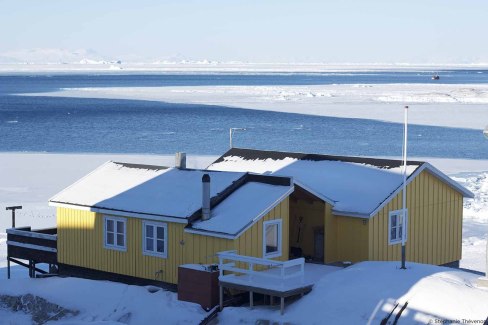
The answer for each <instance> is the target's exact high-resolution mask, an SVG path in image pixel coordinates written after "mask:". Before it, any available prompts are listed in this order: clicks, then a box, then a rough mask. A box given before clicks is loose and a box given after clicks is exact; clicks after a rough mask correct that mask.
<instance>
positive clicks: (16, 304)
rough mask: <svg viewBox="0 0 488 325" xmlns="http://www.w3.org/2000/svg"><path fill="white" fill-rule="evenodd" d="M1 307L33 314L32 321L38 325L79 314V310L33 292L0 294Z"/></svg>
mask: <svg viewBox="0 0 488 325" xmlns="http://www.w3.org/2000/svg"><path fill="white" fill-rule="evenodd" d="M0 307H3V308H8V309H10V310H12V311H16V312H17V311H22V312H24V313H26V314H30V315H31V316H32V322H33V323H34V324H36V325H42V324H45V323H46V322H48V321H51V320H54V321H56V320H59V319H61V318H63V317H69V316H71V317H72V316H76V315H78V314H79V311H77V310H70V309H67V308H64V307H61V306H59V305H56V304H54V303H51V302H49V301H47V300H46V299H44V298H41V297H38V296H34V295H32V294H26V295H22V296H9V295H0Z"/></svg>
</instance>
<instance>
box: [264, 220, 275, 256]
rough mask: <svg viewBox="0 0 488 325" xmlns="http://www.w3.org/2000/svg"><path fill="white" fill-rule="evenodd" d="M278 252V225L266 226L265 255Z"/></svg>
mask: <svg viewBox="0 0 488 325" xmlns="http://www.w3.org/2000/svg"><path fill="white" fill-rule="evenodd" d="M277 251H278V225H276V224H275V225H268V226H266V253H273V252H277Z"/></svg>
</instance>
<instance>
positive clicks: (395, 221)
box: [388, 210, 408, 245]
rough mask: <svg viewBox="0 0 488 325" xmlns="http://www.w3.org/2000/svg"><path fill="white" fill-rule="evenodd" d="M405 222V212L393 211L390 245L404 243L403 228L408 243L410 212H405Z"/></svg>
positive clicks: (390, 225)
mask: <svg viewBox="0 0 488 325" xmlns="http://www.w3.org/2000/svg"><path fill="white" fill-rule="evenodd" d="M405 217H406V218H405V222H403V210H396V211H391V212H390V213H389V223H388V224H389V227H388V230H389V232H388V241H389V244H390V245H393V244H397V243H401V242H402V228H403V224H405V225H406V226H407V227H405V241H407V238H408V236H407V229H408V210H405Z"/></svg>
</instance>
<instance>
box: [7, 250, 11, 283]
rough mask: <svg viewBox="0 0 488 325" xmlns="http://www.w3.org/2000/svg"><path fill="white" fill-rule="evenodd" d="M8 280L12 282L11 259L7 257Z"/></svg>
mask: <svg viewBox="0 0 488 325" xmlns="http://www.w3.org/2000/svg"><path fill="white" fill-rule="evenodd" d="M7 279H9V280H10V257H8V256H7Z"/></svg>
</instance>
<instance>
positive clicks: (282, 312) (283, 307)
mask: <svg viewBox="0 0 488 325" xmlns="http://www.w3.org/2000/svg"><path fill="white" fill-rule="evenodd" d="M280 305H281V306H280V309H281V315H283V314H284V313H285V297H281V301H280Z"/></svg>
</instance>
